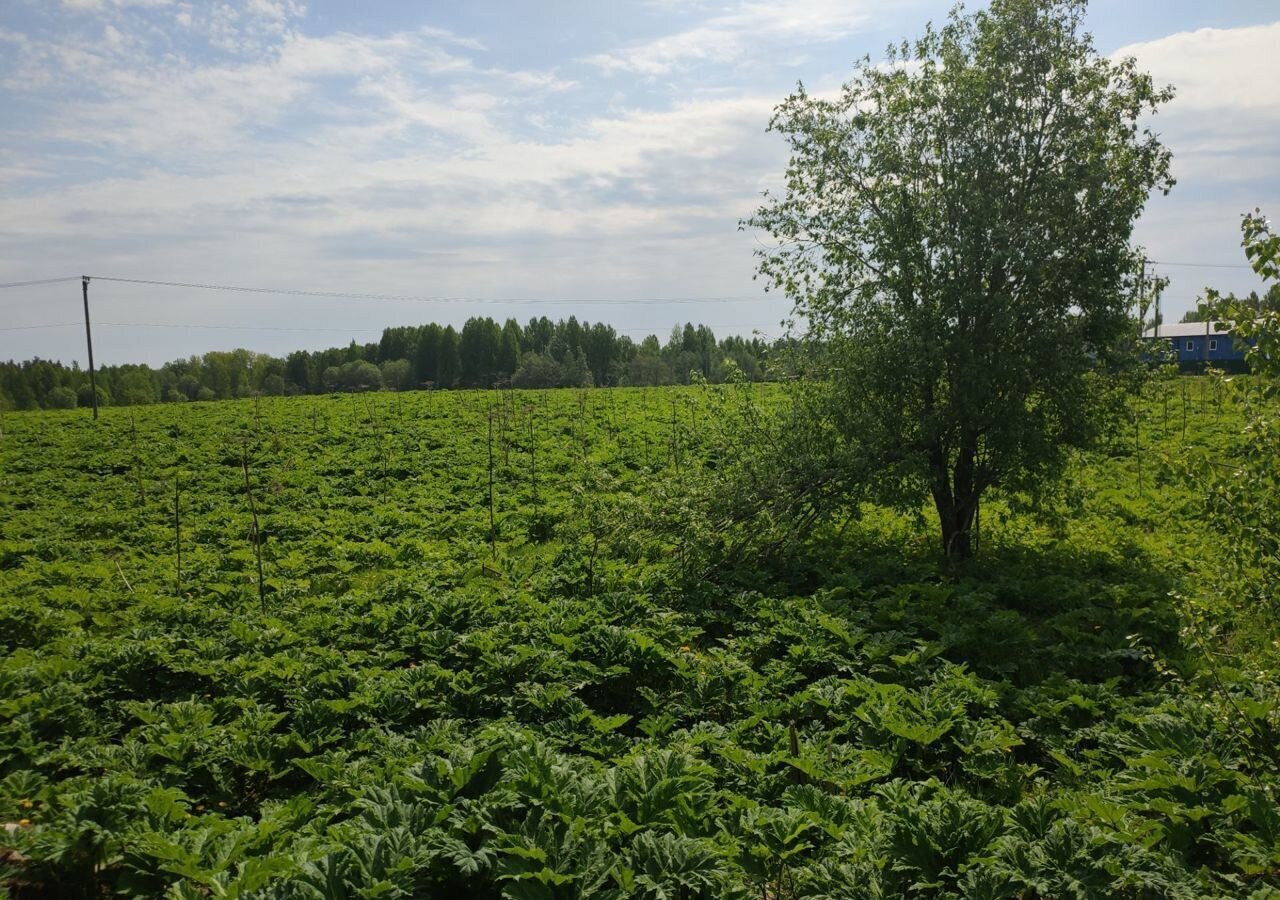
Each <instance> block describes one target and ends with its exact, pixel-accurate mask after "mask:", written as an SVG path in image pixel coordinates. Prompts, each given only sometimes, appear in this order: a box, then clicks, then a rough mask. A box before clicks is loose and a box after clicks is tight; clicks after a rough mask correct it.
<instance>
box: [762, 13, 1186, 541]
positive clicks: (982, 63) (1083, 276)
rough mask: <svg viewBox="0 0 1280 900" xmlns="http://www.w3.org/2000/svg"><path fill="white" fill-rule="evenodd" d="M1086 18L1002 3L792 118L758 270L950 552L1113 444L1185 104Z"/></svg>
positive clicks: (875, 459) (787, 108) (843, 412)
mask: <svg viewBox="0 0 1280 900" xmlns="http://www.w3.org/2000/svg"><path fill="white" fill-rule="evenodd" d="M1084 11H1085V3H1084V2H1083V0H993V2H992V3H991V5H990V8H989V9H988V10H986V11H982V12H977V13H974V14H969V15H966V14H964V13H963V11H961V10H957V11H956V12H954V13H952V15H951V17H950V18H949V20H948V21H947V22H946V24H945V25H944V26H942V27H941V28H940V29H934V28H933V27H930V28H928V29H926V31H925V33H924V35H923V36H922V37H921V38H919V39H918V40H916V41H914V42H910V43H903V44H902V45H901V46H900V47H897V48H892V49H891V50H890V52H889V55H888V59H887V60H885V61H884V62H882V63H876V64H873V63H872V62H871V61H870V60H869V59H868V60H864V61H863V62H862V63H860V64H859V65H858V66H857V67H856V69H855V71H854V73H853V76H852V78H851V79H850V80H849V81H848V82H847V83H846V84H845V86H844V88H843V90H842V91H841V92H840V94H839V96H837V97H834V98H831V99H827V98H822V97H816V96H812V95H810V94H808V93H806V92H805V90H804V89H803V87H801V88H800V89H799V90H798V91H797V92H796V93H795V94H793V95H792V96H791V97H789V98H788V99H787V100H786V101H785V102H784V103H783V104H782V105H781V106H780V107H779V108H778V109H777V111H776V115H775V117H774V119H773V122H772V123H771V128H772V129H773V130H776V131H778V132H781V133H782V134H783V135H785V136H786V138H787V139H788V141H789V143H790V147H791V161H790V164H789V166H788V168H787V173H786V189H785V191H784V192H783V193H782V194H781V195H779V196H775V197H769V196H766V200H765V203H764V205H763V206H762V207H761V208H760V209H759V210H758V211H757V213H756V215H755V216H754V217H752V218H751V219H750V220H748V224H750V225H753V226H755V227H758V228H762V229H765V230H767V231H769V232H771V233H772V234H773V235H774V236H775V237H776V238H777V239H778V243H777V245H776V246H775V247H770V248H769V249H767V250H764V251H762V252H761V261H760V271H761V273H762V275H763V276H764V277H766V278H767V279H768V280H769V281H770V282H771V283H772V285H774V286H775V287H777V288H780V289H782V290H784V291H785V292H786V293H787V294H788V295H789V296H790V297H791V298H792V299H793V301H794V303H795V307H796V311H797V314H798V315H799V316H801V317H802V318H804V319H805V320H807V322H808V325H809V328H810V334H811V335H813V336H815V337H817V338H821V339H822V342H823V344H824V346H825V347H826V348H827V349H828V351H829V353H828V359H829V360H830V363H831V365H830V367H829V369H828V371H827V372H826V375H827V385H828V386H829V388H830V391H831V394H832V407H831V409H830V415H831V417H832V421H833V422H835V423H836V424H837V425H838V427H839V431H840V433H841V435H842V436H843V439H844V440H846V441H848V442H849V444H850V445H851V448H852V450H853V451H855V452H853V453H852V454H850V458H851V459H856V460H859V461H860V463H859V464H860V465H861V466H862V467H863V469H864V472H863V475H864V478H865V482H864V483H865V484H866V486H867V487H868V488H869V489H871V491H872V493H873V496H875V497H877V498H878V499H880V500H882V501H886V502H895V503H900V504H904V505H910V504H915V503H918V502H920V500H921V499H923V497H922V495H925V494H927V495H928V496H930V497H931V498H932V500H933V503H934V505H935V507H936V509H937V512H938V517H939V520H940V523H941V535H942V543H943V549H944V551H945V553H946V554H947V555H948V556H950V557H952V558H963V557H966V556H968V555H969V554H970V552H971V537H970V533H971V526H972V523H973V521H974V516H975V514H976V512H977V509H978V504H979V500H980V498H981V496H982V494H983V492H984V491H986V490H987V489H988V488H991V487H994V486H997V485H1004V486H1010V487H1013V486H1019V485H1027V484H1033V483H1035V482H1036V481H1038V480H1041V479H1044V478H1046V477H1048V476H1050V475H1052V474H1053V473H1054V471H1055V470H1056V469H1057V468H1058V467H1060V465H1061V463H1062V462H1063V459H1064V455H1065V453H1066V450H1067V448H1068V447H1071V446H1074V445H1080V444H1082V443H1085V442H1087V441H1088V440H1089V439H1090V438H1091V437H1092V436H1093V435H1094V434H1095V433H1096V431H1097V428H1098V425H1099V408H1098V405H1097V404H1096V403H1094V402H1093V398H1092V395H1093V393H1094V391H1093V390H1092V384H1091V382H1093V381H1094V379H1091V377H1090V375H1091V373H1092V372H1094V371H1095V370H1096V369H1097V368H1099V366H1101V365H1105V363H1106V361H1107V358H1108V355H1109V354H1110V353H1111V352H1112V350H1113V348H1114V347H1116V345H1117V343H1118V342H1119V341H1120V340H1121V338H1122V335H1124V333H1125V331H1126V329H1128V328H1132V327H1133V325H1132V322H1131V320H1130V319H1129V316H1128V311H1127V304H1128V303H1129V301H1130V299H1131V297H1132V289H1133V276H1134V273H1135V271H1136V270H1137V266H1136V265H1135V257H1136V251H1135V250H1134V248H1133V247H1132V246H1131V243H1130V238H1131V233H1132V230H1133V226H1134V223H1135V221H1136V219H1137V218H1138V216H1139V214H1140V212H1141V210H1142V208H1143V206H1144V204H1145V203H1146V200H1147V198H1148V196H1149V194H1150V193H1151V191H1152V190H1153V189H1162V190H1166V191H1167V190H1168V188H1169V187H1170V186H1171V185H1172V180H1171V178H1170V176H1169V153H1168V152H1167V151H1166V149H1165V148H1164V147H1163V146H1162V145H1161V143H1160V141H1159V139H1158V137H1157V136H1156V135H1155V134H1154V133H1153V132H1152V131H1151V130H1149V128H1147V127H1146V125H1145V124H1144V123H1145V119H1146V117H1147V116H1148V115H1149V114H1151V113H1154V112H1155V111H1156V109H1157V107H1158V106H1160V105H1161V104H1162V103H1163V102H1165V101H1167V100H1168V99H1169V98H1170V96H1171V90H1169V89H1160V88H1157V87H1156V86H1155V85H1153V83H1152V80H1151V79H1150V77H1148V76H1147V75H1145V74H1143V73H1142V72H1140V71H1139V70H1138V69H1137V68H1136V65H1135V63H1134V61H1133V60H1132V59H1126V60H1119V61H1114V60H1110V59H1107V58H1106V57H1103V56H1101V55H1099V54H1098V53H1097V51H1096V50H1095V48H1094V46H1093V43H1092V40H1091V38H1090V37H1089V35H1088V34H1087V33H1085V32H1084V30H1083V21H1082V20H1083V16H1084Z"/></svg>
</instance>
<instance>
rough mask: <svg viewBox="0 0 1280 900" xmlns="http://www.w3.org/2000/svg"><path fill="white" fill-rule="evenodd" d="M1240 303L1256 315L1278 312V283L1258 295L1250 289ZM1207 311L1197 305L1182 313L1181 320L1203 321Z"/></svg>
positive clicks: (1279, 304)
mask: <svg viewBox="0 0 1280 900" xmlns="http://www.w3.org/2000/svg"><path fill="white" fill-rule="evenodd" d="M1240 304H1241V305H1242V306H1243V307H1245V308H1248V309H1253V310H1256V311H1257V313H1258V315H1262V314H1263V313H1269V312H1280V284H1273V285H1271V287H1269V288H1268V289H1267V292H1266V293H1265V294H1262V295H1261V296H1259V295H1258V292H1257V291H1250V292H1249V296H1248V297H1245V298H1244V299H1243V300H1241V301H1240ZM1206 315H1208V313H1207V312H1206V311H1205V309H1204V307H1199V306H1197V307H1196V308H1195V309H1193V310H1191V311H1189V312H1186V313H1183V316H1182V321H1183V322H1203V321H1204V320H1205V316H1206Z"/></svg>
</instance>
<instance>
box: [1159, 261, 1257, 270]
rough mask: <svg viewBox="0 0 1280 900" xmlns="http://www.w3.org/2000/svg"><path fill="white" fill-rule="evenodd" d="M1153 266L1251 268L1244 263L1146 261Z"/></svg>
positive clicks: (1251, 268)
mask: <svg viewBox="0 0 1280 900" xmlns="http://www.w3.org/2000/svg"><path fill="white" fill-rule="evenodd" d="M1148 262H1150V263H1151V264H1152V265H1153V266H1179V267H1183V268H1190V269H1249V270H1250V271H1252V270H1253V266H1250V265H1247V264H1245V263H1203V262H1161V261H1160V260H1158V259H1152V260H1148Z"/></svg>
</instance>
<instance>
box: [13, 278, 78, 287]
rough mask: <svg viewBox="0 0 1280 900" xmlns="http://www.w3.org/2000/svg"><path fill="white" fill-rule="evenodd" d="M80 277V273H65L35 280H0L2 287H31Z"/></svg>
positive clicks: (76, 279) (75, 279) (74, 279)
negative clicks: (55, 276) (56, 276)
mask: <svg viewBox="0 0 1280 900" xmlns="http://www.w3.org/2000/svg"><path fill="white" fill-rule="evenodd" d="M80 277H81V276H79V275H63V276H61V277H59V278H36V279H34V280H33V281H5V282H0V289H3V288H19V287H31V286H32V285H36V284H54V283H55V282H58V281H79V280H80Z"/></svg>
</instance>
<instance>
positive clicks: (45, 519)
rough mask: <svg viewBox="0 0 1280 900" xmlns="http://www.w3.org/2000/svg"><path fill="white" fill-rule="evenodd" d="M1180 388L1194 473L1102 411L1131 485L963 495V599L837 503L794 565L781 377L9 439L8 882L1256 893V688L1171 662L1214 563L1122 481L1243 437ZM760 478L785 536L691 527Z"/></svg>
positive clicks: (724, 524)
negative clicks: (1046, 497) (177, 518)
mask: <svg viewBox="0 0 1280 900" xmlns="http://www.w3.org/2000/svg"><path fill="white" fill-rule="evenodd" d="M1184 384H1188V385H1190V388H1189V389H1190V390H1191V391H1192V393H1191V395H1190V399H1191V403H1190V404H1189V410H1188V416H1189V426H1188V429H1187V439H1186V441H1185V442H1184V440H1183V439H1182V429H1181V427H1180V421H1179V418H1180V417H1179V416H1178V415H1177V414H1176V413H1175V414H1174V415H1172V416H1171V418H1169V419H1167V420H1166V419H1163V418H1162V416H1161V413H1162V411H1163V402H1162V399H1163V398H1162V397H1161V396H1160V395H1158V394H1154V393H1153V394H1151V395H1150V396H1148V398H1147V399H1146V400H1145V401H1144V402H1143V404H1142V405H1141V406H1139V407H1136V408H1135V410H1134V412H1135V415H1137V416H1138V417H1139V421H1140V422H1141V423H1142V427H1143V428H1144V429H1145V430H1144V432H1143V435H1144V437H1143V442H1144V443H1143V446H1144V447H1146V448H1149V452H1150V456H1148V457H1144V458H1145V459H1146V460H1147V461H1148V462H1150V468H1149V469H1148V470H1147V471H1146V472H1145V473H1144V476H1143V477H1145V479H1146V482H1145V487H1144V488H1143V490H1142V491H1141V492H1139V489H1138V484H1137V482H1136V479H1135V477H1134V476H1135V467H1136V464H1137V461H1138V460H1137V458H1135V456H1134V455H1133V453H1132V443H1131V442H1125V441H1117V442H1116V443H1115V444H1114V445H1109V446H1107V447H1106V448H1104V450H1103V451H1102V452H1100V453H1098V454H1097V455H1094V456H1089V457H1081V458H1079V459H1077V460H1076V461H1075V462H1074V463H1073V466H1072V469H1071V472H1070V476H1071V483H1072V484H1075V485H1077V486H1078V492H1077V493H1076V494H1072V495H1069V496H1066V497H1064V499H1063V502H1062V504H1061V507H1062V508H1063V509H1064V510H1066V513H1065V514H1064V515H1063V516H1062V517H1060V518H1056V519H1055V518H1050V519H1043V518H1038V517H1034V516H1031V515H1028V514H1026V513H1024V512H1020V511H1019V508H1020V504H1019V501H1018V498H1017V497H1015V496H1012V495H1004V496H1000V497H996V498H993V499H992V500H991V502H990V504H989V506H988V507H987V508H986V511H985V512H984V522H983V528H984V540H987V541H989V542H990V547H991V552H990V553H984V554H983V556H982V557H980V558H979V559H978V560H975V561H974V563H973V564H972V565H971V566H968V567H966V569H965V570H964V572H963V573H961V574H959V575H957V574H955V573H950V572H948V571H947V570H945V569H943V570H940V569H939V567H938V565H937V564H936V563H935V562H934V560H933V556H934V554H932V553H931V552H930V549H929V547H930V545H931V543H932V541H931V538H930V536H929V534H928V532H927V531H926V530H925V529H923V528H922V527H920V526H919V525H918V524H917V523H915V522H913V520H911V519H910V518H904V517H900V516H896V515H891V514H889V513H887V512H885V511H884V510H880V509H876V508H874V507H870V506H863V507H862V513H861V517H860V518H859V519H857V520H855V521H853V522H851V523H849V525H848V527H847V528H846V529H845V530H844V531H843V532H841V531H840V530H839V529H837V528H834V527H826V526H823V525H821V524H820V523H819V524H814V525H813V526H812V527H811V528H810V529H809V530H808V532H807V533H806V535H805V536H804V537H795V538H790V539H788V537H787V536H788V535H789V534H790V533H791V532H792V526H801V525H803V523H804V521H805V519H806V517H807V516H808V515H809V514H808V513H807V512H806V511H805V509H803V508H801V507H794V508H792V507H787V506H785V505H784V500H783V499H782V498H784V497H790V496H793V495H794V492H793V490H792V487H794V485H795V484H796V483H798V482H799V480H800V479H801V478H802V477H803V475H802V474H801V473H803V472H806V471H812V470H813V469H814V468H815V467H816V466H818V465H819V464H820V463H823V462H824V461H826V460H828V458H829V456H830V455H831V454H838V453H839V452H841V451H840V450H839V449H838V445H835V446H836V449H833V448H832V446H830V445H828V444H827V443H825V437H826V435H825V433H824V432H821V431H798V432H793V431H792V428H791V426H790V425H789V424H788V423H789V422H790V421H791V417H792V416H795V418H796V421H797V422H810V421H813V420H812V419H811V418H810V417H808V416H807V415H801V414H800V413H799V412H797V411H796V410H797V409H799V410H801V411H803V409H804V407H805V405H806V404H808V403H811V402H814V403H816V402H819V401H820V400H821V399H822V398H816V399H815V398H812V397H811V396H810V394H809V393H808V391H809V386H808V385H805V386H803V387H802V388H801V389H799V390H797V391H794V392H793V391H790V390H787V391H784V390H782V389H781V388H780V387H778V386H761V385H752V384H749V383H747V382H745V381H738V382H736V383H734V384H731V385H725V386H702V387H696V388H669V389H661V390H643V391H642V390H631V389H622V390H618V391H594V390H573V391H555V392H546V393H543V392H521V391H507V392H501V393H492V392H491V393H479V392H455V393H427V392H419V393H410V394H396V395H392V394H386V393H381V394H366V395H362V396H350V395H347V396H334V397H294V398H272V397H259V398H253V399H247V400H242V401H235V402H227V403H218V404H183V405H174V406H153V407H146V408H141V409H138V410H128V411H125V410H112V409H106V410H104V413H103V416H102V418H101V420H100V421H99V422H98V423H97V425H94V424H93V423H92V422H91V421H89V420H88V419H86V417H84V416H83V415H82V414H77V413H72V412H52V411H51V412H44V413H39V414H35V415H23V416H13V417H7V418H6V419H5V422H4V429H3V436H0V505H2V506H3V508H4V509H5V510H6V513H8V514H6V515H5V516H3V517H0V821H3V822H5V823H13V824H14V826H15V827H14V829H13V830H12V831H11V832H10V831H8V830H6V831H5V832H4V833H3V835H0V883H2V884H4V885H5V886H6V887H7V888H8V889H9V890H10V891H11V892H13V893H15V894H18V895H19V896H21V895H23V894H36V893H40V892H42V893H44V894H45V895H50V896H72V897H74V896H98V895H103V894H106V893H114V894H118V895H124V896H146V897H155V896H173V897H190V898H196V897H208V896H222V897H255V898H302V897H374V896H382V897H415V896H417V897H420V896H442V897H444V896H470V897H492V898H498V897H531V898H560V897H613V898H622V897H652V898H658V897H668V898H679V897H684V898H723V897H744V898H745V897H761V896H768V897H789V898H797V900H800V898H836V897H840V898H847V897H868V898H871V897H877V898H882V897H899V896H911V895H913V894H918V895H922V896H937V897H962V896H963V897H1073V896H1074V897H1096V896H1099V895H1108V896H1115V897H1117V898H1146V897H1236V896H1249V895H1251V894H1253V895H1256V896H1259V897H1261V896H1266V892H1267V891H1268V890H1270V891H1276V890H1280V820H1278V819H1277V816H1276V814H1275V804H1274V792H1275V786H1276V784H1277V782H1278V781H1280V775H1278V770H1277V762H1276V760H1275V759H1274V758H1272V757H1271V756H1269V755H1268V754H1267V752H1266V751H1265V748H1266V746H1267V744H1268V742H1270V745H1271V746H1272V747H1274V746H1276V744H1277V742H1278V741H1277V739H1278V738H1280V702H1278V699H1277V691H1276V678H1275V676H1274V670H1269V671H1268V670H1260V669H1257V668H1255V667H1252V666H1250V667H1245V666H1241V667H1240V668H1239V669H1238V671H1234V672H1233V671H1227V670H1226V669H1225V668H1224V667H1222V666H1216V667H1214V668H1213V669H1212V670H1210V669H1209V668H1207V667H1206V666H1205V660H1204V658H1203V656H1202V654H1201V652H1200V651H1199V650H1198V647H1199V643H1198V641H1196V640H1195V639H1194V636H1193V635H1191V634H1190V633H1189V632H1188V631H1187V630H1186V627H1187V626H1188V624H1189V623H1188V622H1187V621H1184V620H1180V618H1179V616H1178V615H1177V610H1176V609H1175V608H1174V606H1173V603H1174V600H1172V599H1171V598H1172V597H1176V596H1187V597H1193V598H1195V599H1196V602H1197V604H1198V606H1197V607H1196V609H1197V615H1198V616H1199V617H1200V618H1199V620H1198V621H1199V623H1200V625H1202V626H1203V627H1204V628H1220V629H1229V628H1232V627H1234V625H1235V624H1236V623H1235V622H1234V620H1232V619H1231V618H1230V616H1229V615H1228V616H1226V617H1223V616H1219V615H1216V614H1215V613H1214V609H1213V608H1212V607H1211V606H1209V605H1208V604H1209V603H1210V601H1212V600H1213V599H1214V598H1213V595H1212V594H1205V593H1202V592H1200V591H1199V589H1198V586H1199V585H1200V584H1201V583H1202V581H1201V579H1202V578H1203V576H1204V575H1205V574H1206V573H1209V574H1212V573H1213V572H1214V565H1215V562H1216V561H1217V560H1218V559H1220V558H1221V547H1220V546H1219V545H1218V544H1216V543H1214V538H1213V536H1212V535H1211V534H1210V533H1208V532H1206V530H1205V529H1204V527H1203V524H1202V522H1201V520H1200V519H1199V517H1198V516H1199V513H1198V510H1199V508H1200V504H1199V502H1198V499H1197V497H1196V495H1195V494H1194V493H1193V492H1192V491H1190V490H1189V485H1188V484H1185V483H1182V482H1178V481H1175V480H1174V479H1176V478H1177V477H1178V472H1177V470H1176V469H1175V468H1173V467H1161V466H1157V465H1156V464H1155V462H1154V460H1155V458H1156V457H1157V456H1159V455H1166V456H1170V457H1172V456H1175V455H1179V454H1181V455H1186V454H1188V453H1190V452H1191V450H1192V449H1194V448H1196V447H1202V448H1205V449H1218V450H1224V449H1225V448H1230V447H1231V446H1233V441H1234V437H1233V431H1234V426H1232V425H1230V423H1233V422H1236V421H1238V416H1239V414H1240V413H1239V410H1238V408H1237V407H1236V406H1235V401H1234V400H1233V399H1231V398H1230V396H1227V397H1226V399H1225V400H1223V404H1224V408H1225V412H1221V411H1220V410H1219V408H1218V404H1217V403H1216V402H1215V401H1214V400H1213V399H1212V398H1211V395H1210V394H1209V393H1205V394H1202V395H1200V396H1199V398H1198V397H1197V394H1196V393H1195V391H1196V390H1197V389H1199V390H1207V388H1206V385H1209V382H1208V381H1207V380H1197V381H1190V382H1184ZM1180 387H1182V385H1181V384H1176V383H1174V382H1161V383H1159V384H1157V385H1156V386H1154V387H1152V388H1151V390H1152V391H1157V390H1160V391H1166V392H1170V393H1169V394H1168V395H1166V397H1167V396H1172V397H1173V398H1175V399H1176V398H1177V397H1178V394H1177V393H1176V391H1177V390H1178V389H1179V388H1180ZM1175 409H1176V407H1175ZM131 414H132V415H133V417H134V422H135V424H136V437H135V432H134V428H132V427H131V426H130V415H131ZM1220 415H1221V416H1222V418H1221V419H1219V416H1220ZM1233 417H1237V418H1233ZM490 420H492V422H493V472H494V485H495V489H494V512H495V520H494V528H493V531H492V532H491V530H490V523H489V506H488V472H489V458H490V455H489V422H490ZM732 422H745V423H746V424H745V425H743V426H741V427H737V426H734V425H732V424H731V423H732ZM747 436H750V440H747ZM757 441H758V442H759V443H761V444H762V445H763V446H770V444H771V442H776V443H774V444H773V446H775V447H776V448H779V449H781V451H782V452H767V451H765V450H763V449H756V445H757ZM799 454H808V456H807V458H803V459H802V458H799V457H798V456H797V455H799ZM245 456H247V459H248V462H249V466H250V470H251V473H252V484H253V489H254V495H255V502H256V504H257V513H258V516H259V520H260V525H261V534H262V537H263V542H262V550H263V556H264V569H265V575H266V585H265V587H266V590H265V602H261V601H260V600H259V596H258V591H257V574H256V566H255V559H254V554H253V546H252V544H251V542H250V540H249V535H250V522H251V517H250V511H249V509H248V506H247V501H246V496H245V491H244V474H243V470H242V462H241V460H242V458H244V457H245ZM793 457H794V458H793ZM837 461H838V460H837ZM531 463H535V465H532V466H531V465H530V464H531ZM840 470H841V471H846V470H845V469H844V468H843V466H841V467H840ZM175 479H176V481H177V485H178V488H179V491H180V493H179V500H180V512H181V541H182V565H181V570H180V571H179V570H178V568H177V565H176V563H177V560H176V557H175V554H174V538H175V533H174V528H173V500H174V481H175ZM753 482H755V483H758V484H760V485H765V486H768V485H774V486H775V489H772V490H773V493H772V494H771V493H770V492H769V491H765V492H764V494H763V496H764V497H766V498H767V497H770V496H773V497H775V498H777V499H776V500H775V501H767V502H765V501H762V502H759V503H758V504H757V505H755V506H754V507H752V506H751V504H749V503H747V502H746V501H743V504H744V505H743V506H742V507H741V508H734V507H732V506H729V505H717V504H728V503H729V501H728V500H727V499H723V498H725V497H727V496H730V495H731V494H732V493H733V492H734V491H736V490H739V489H745V487H746V486H747V485H750V484H751V483H753ZM832 489H833V490H834V489H835V488H832ZM841 490H844V489H843V488H842V489H841ZM848 490H849V491H852V490H853V488H849V489H848ZM718 498H719V499H718ZM814 502H820V501H819V499H818V498H817V497H815V498H814ZM753 523H754V524H753ZM762 523H763V524H762ZM988 532H989V534H988ZM491 535H492V536H493V537H494V538H495V540H494V543H493V544H491V543H490V537H491ZM739 546H740V547H742V549H740V550H738V551H736V556H734V557H733V560H734V562H732V563H731V564H726V562H725V561H726V559H727V556H726V553H727V552H728V551H729V550H730V549H731V548H733V547H739ZM1241 637H1243V635H1242V636H1241ZM1212 679H1216V680H1217V683H1216V684H1210V683H1209V682H1210V681H1211V680H1212Z"/></svg>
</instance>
